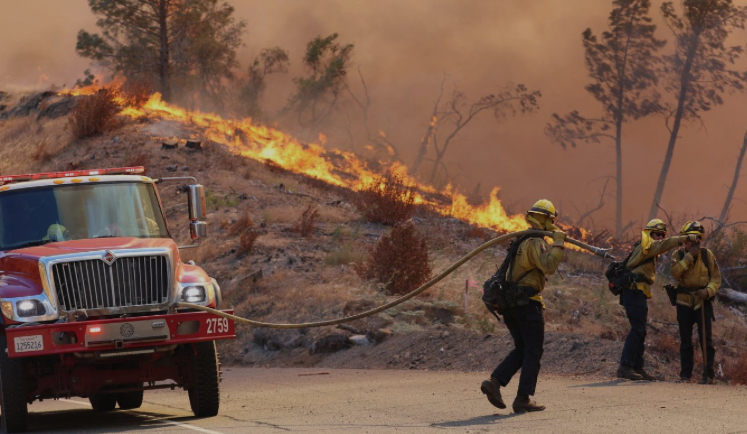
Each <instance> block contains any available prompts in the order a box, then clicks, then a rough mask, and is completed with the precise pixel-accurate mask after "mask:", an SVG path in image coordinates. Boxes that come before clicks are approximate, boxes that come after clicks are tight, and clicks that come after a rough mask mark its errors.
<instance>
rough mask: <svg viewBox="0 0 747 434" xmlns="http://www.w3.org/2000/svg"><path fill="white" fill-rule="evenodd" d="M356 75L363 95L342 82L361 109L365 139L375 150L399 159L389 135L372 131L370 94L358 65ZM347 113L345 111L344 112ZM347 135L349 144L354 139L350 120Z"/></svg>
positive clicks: (379, 131)
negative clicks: (359, 95)
mask: <svg viewBox="0 0 747 434" xmlns="http://www.w3.org/2000/svg"><path fill="white" fill-rule="evenodd" d="M358 77H359V78H360V80H361V87H362V88H363V96H361V97H358V96H357V95H356V94H355V92H353V90H352V89H351V88H350V86H348V83H347V82H344V86H345V88H346V89H347V91H348V94H349V95H350V99H352V100H353V102H354V103H355V104H356V105H357V106H358V108H360V109H361V116H362V118H363V122H362V123H363V129H364V130H365V132H366V140H367V141H368V142H369V143H370V144H371V145H373V146H374V147H375V148H376V150H377V151H383V153H384V154H385V155H388V157H389V158H391V159H393V160H395V161H399V151H398V150H397V146H396V145H395V144H394V143H393V142H392V141H391V140H390V139H389V136H387V134H385V133H384V132H383V131H382V130H377V131H376V132H375V133H374V132H372V128H371V125H370V124H371V122H370V118H369V109H370V108H371V95H370V94H369V92H368V85H367V84H366V80H365V78H364V77H363V73H362V72H361V69H360V67H358ZM346 115H347V113H346ZM348 135H349V136H350V140H351V145H352V143H353V142H354V141H355V140H354V138H353V133H352V128H351V126H350V121H348Z"/></svg>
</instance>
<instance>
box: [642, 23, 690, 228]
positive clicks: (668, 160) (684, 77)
mask: <svg viewBox="0 0 747 434" xmlns="http://www.w3.org/2000/svg"><path fill="white" fill-rule="evenodd" d="M699 42H700V33H695V34H694V35H693V40H692V42H691V44H690V47H689V49H688V51H687V58H686V59H685V64H684V66H683V68H682V73H681V75H680V94H679V98H678V99H677V110H676V111H675V115H674V124H673V125H672V131H671V132H670V134H669V144H668V145H667V153H666V155H665V156H664V165H663V166H662V167H661V173H659V181H658V182H657V183H656V192H655V193H654V199H653V201H652V202H651V208H650V209H649V211H648V218H649V220H651V219H653V218H656V214H657V213H658V209H659V203H660V202H661V197H662V196H663V195H664V184H666V182H667V175H668V174H669V166H671V165H672V156H673V155H674V145H675V144H676V143H677V134H679V131H680V125H681V123H682V116H683V114H684V112H685V104H686V102H687V90H688V88H689V87H690V80H691V77H690V70H691V69H692V66H693V60H694V59H695V55H696V53H697V50H698V44H699Z"/></svg>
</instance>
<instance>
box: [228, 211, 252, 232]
mask: <svg viewBox="0 0 747 434" xmlns="http://www.w3.org/2000/svg"><path fill="white" fill-rule="evenodd" d="M253 228H254V222H253V221H252V219H251V217H249V214H244V215H242V216H241V217H239V219H238V220H236V222H234V224H232V225H230V226H228V235H230V236H232V237H235V236H236V235H239V234H243V233H244V232H246V231H247V230H249V229H253Z"/></svg>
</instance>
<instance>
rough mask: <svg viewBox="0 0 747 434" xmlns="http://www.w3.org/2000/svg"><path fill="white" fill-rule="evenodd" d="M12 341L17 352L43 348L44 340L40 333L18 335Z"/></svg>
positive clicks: (41, 349)
mask: <svg viewBox="0 0 747 434" xmlns="http://www.w3.org/2000/svg"><path fill="white" fill-rule="evenodd" d="M13 342H14V343H15V345H16V352H17V353H25V352H29V351H43V350H44V340H43V339H42V336H41V335H33V336H19V337H17V338H14V339H13Z"/></svg>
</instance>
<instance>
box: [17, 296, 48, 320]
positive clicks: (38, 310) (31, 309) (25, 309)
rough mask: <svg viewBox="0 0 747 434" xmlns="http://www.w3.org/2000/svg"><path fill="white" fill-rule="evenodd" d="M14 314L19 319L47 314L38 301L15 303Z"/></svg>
mask: <svg viewBox="0 0 747 434" xmlns="http://www.w3.org/2000/svg"><path fill="white" fill-rule="evenodd" d="M16 312H17V314H18V316H19V317H21V318H25V317H29V316H40V315H44V314H46V313H47V310H46V309H45V308H44V305H43V304H42V303H41V302H40V301H39V300H33V299H29V300H20V301H18V302H16Z"/></svg>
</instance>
